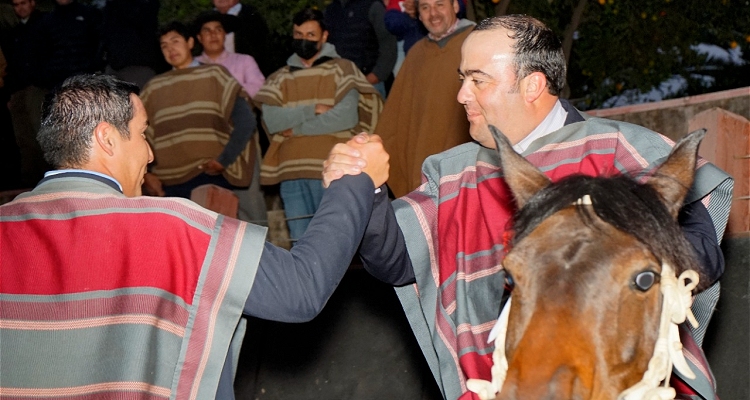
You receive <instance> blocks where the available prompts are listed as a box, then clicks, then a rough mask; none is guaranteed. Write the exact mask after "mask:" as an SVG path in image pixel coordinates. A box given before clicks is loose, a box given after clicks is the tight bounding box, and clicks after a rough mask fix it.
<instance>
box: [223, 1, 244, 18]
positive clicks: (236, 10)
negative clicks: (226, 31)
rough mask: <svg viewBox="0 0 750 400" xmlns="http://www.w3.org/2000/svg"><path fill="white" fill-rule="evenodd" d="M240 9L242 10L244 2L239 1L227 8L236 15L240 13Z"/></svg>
mask: <svg viewBox="0 0 750 400" xmlns="http://www.w3.org/2000/svg"><path fill="white" fill-rule="evenodd" d="M240 10H242V4H241V3H237V4H235V5H233V6H232V7H231V8H230V9H229V10H227V14H229V15H234V16H235V17H236V16H237V14H239V13H240Z"/></svg>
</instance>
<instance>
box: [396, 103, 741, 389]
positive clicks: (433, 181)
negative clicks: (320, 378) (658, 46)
mask: <svg viewBox="0 0 750 400" xmlns="http://www.w3.org/2000/svg"><path fill="white" fill-rule="evenodd" d="M672 145H673V143H672V142H671V141H670V140H669V139H668V138H666V137H663V136H660V135H656V134H654V133H653V132H651V131H648V130H646V129H645V128H642V127H639V126H635V125H631V124H627V123H622V122H618V121H610V120H605V119H597V118H592V119H589V120H587V121H585V122H577V123H573V124H570V125H567V126H565V127H563V128H562V129H560V130H558V131H556V132H553V133H551V134H549V135H547V136H544V137H542V138H540V139H537V140H536V141H534V142H533V143H531V145H530V146H529V147H528V149H527V150H526V151H525V152H524V153H523V155H524V157H526V159H527V160H529V161H530V162H531V163H533V164H534V165H536V166H537V167H539V168H540V169H541V170H542V171H543V172H545V173H546V174H547V175H548V176H549V177H550V178H551V179H552V180H553V181H556V180H559V179H561V178H562V177H565V176H568V175H571V174H577V173H582V174H586V175H590V176H606V175H615V174H619V173H629V174H631V175H634V176H636V177H643V176H644V172H643V171H651V170H653V169H654V167H656V166H657V165H659V164H660V162H662V161H663V160H664V159H665V158H666V156H667V155H668V154H669V151H670V149H671V147H672ZM699 167H700V168H699V169H698V171H697V176H696V182H695V184H694V187H693V190H692V191H691V193H690V195H689V198H688V199H687V200H686V201H687V202H691V201H696V200H698V199H700V200H701V201H702V202H703V204H704V205H705V206H706V207H707V209H708V211H709V213H710V215H711V217H712V219H713V221H714V225H715V227H716V233H717V236H718V238H719V239H720V238H721V236H722V235H723V232H724V228H725V226H726V221H727V217H728V214H729V203H730V200H731V191H732V180H731V178H730V177H729V176H728V175H726V174H725V173H724V172H723V171H721V170H719V169H717V168H716V167H714V166H713V165H711V164H708V163H706V162H705V161H703V160H702V161H701V162H700V163H699ZM422 181H423V183H422V185H421V186H419V188H417V189H416V190H415V191H414V192H412V193H411V194H409V195H407V196H405V197H403V198H401V199H399V200H397V201H395V202H394V203H393V206H394V209H395V212H396V216H397V218H398V223H399V226H400V227H401V229H402V230H403V232H404V237H405V240H406V245H407V249H408V252H409V256H410V258H411V261H412V265H413V268H414V273H415V277H416V281H417V283H416V285H410V286H406V287H401V288H397V293H398V295H399V298H400V300H401V302H402V305H403V306H404V310H405V312H406V314H407V317H408V319H409V322H410V324H411V326H412V329H413V330H414V332H415V335H416V336H417V340H418V342H419V344H420V347H421V348H422V351H423V353H424V355H425V357H426V359H427V361H428V364H429V365H430V368H431V370H432V373H433V375H434V376H435V379H436V381H437V383H438V386H439V387H440V388H441V390H442V392H443V396H444V397H445V398H446V399H456V398H459V397H460V398H462V399H463V398H472V396H475V395H474V394H473V393H467V389H466V380H467V379H468V378H479V379H485V380H490V379H491V375H490V367H491V365H492V358H491V356H492V351H493V350H494V345H493V344H491V343H490V344H488V343H487V337H488V334H489V332H490V329H491V328H492V327H493V325H494V324H495V321H496V319H497V317H498V314H499V311H500V310H499V308H500V303H501V297H502V295H503V286H504V285H503V274H502V273H501V272H502V265H501V261H502V258H503V255H504V252H503V243H504V242H506V240H504V233H505V231H506V228H507V227H508V226H509V224H510V218H511V216H512V215H513V213H514V212H515V209H514V207H515V206H514V202H513V198H512V195H511V194H510V190H509V189H508V187H507V185H506V184H505V183H504V182H503V180H502V173H501V171H500V167H499V159H498V158H497V155H496V152H495V150H491V149H487V148H484V147H481V146H479V145H478V144H476V143H469V144H465V145H461V146H458V147H456V148H453V149H451V150H449V151H446V152H444V153H441V154H439V155H436V156H432V157H429V158H428V159H427V160H426V161H425V163H424V167H423V179H422ZM708 375H709V377H708V379H707V380H706V381H702V382H698V383H697V385H698V386H701V387H702V388H704V389H705V391H706V392H711V386H712V384H713V382H712V381H711V377H710V374H708ZM700 376H701V375H700V374H699V378H700ZM706 398H711V397H710V395H706Z"/></svg>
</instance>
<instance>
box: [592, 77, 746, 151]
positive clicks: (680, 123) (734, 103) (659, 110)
mask: <svg viewBox="0 0 750 400" xmlns="http://www.w3.org/2000/svg"><path fill="white" fill-rule="evenodd" d="M710 108H722V109H724V110H727V111H729V112H732V113H734V114H737V115H741V116H743V117H745V118H747V119H750V87H744V88H739V89H732V90H725V91H722V92H716V93H709V94H703V95H699V96H691V97H683V98H681V99H672V100H665V101H660V102H656V103H646V104H637V105H633V106H624V107H616V108H608V109H604V110H591V111H587V113H588V114H590V115H594V116H598V117H605V118H610V119H615V120H618V121H627V122H632V123H634V124H637V125H641V126H645V127H646V128H649V129H651V130H654V131H656V132H659V133H661V134H663V135H665V136H668V137H669V138H671V139H673V140H676V139H679V138H680V137H682V136H684V135H685V134H686V133H688V122H689V121H690V119H691V118H692V117H693V116H695V115H696V114H698V113H700V112H701V111H704V110H708V109H710Z"/></svg>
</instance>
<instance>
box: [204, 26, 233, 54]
mask: <svg viewBox="0 0 750 400" xmlns="http://www.w3.org/2000/svg"><path fill="white" fill-rule="evenodd" d="M197 37H198V41H199V42H200V43H201V45H203V51H204V52H205V53H206V55H208V56H209V57H216V56H218V55H219V54H221V53H222V52H223V51H224V41H225V40H226V37H227V32H226V31H225V30H224V27H223V26H222V25H221V22H219V21H208V22H206V23H205V24H203V26H202V27H201V30H200V31H199V32H198V35H197Z"/></svg>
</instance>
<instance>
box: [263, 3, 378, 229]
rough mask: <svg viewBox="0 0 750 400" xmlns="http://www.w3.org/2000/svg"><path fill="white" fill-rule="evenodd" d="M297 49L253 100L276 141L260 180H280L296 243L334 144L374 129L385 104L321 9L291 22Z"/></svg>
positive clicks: (320, 191)
mask: <svg viewBox="0 0 750 400" xmlns="http://www.w3.org/2000/svg"><path fill="white" fill-rule="evenodd" d="M292 22H293V23H294V28H293V37H294V43H293V48H294V54H292V55H291V56H290V57H289V59H288V60H287V65H286V66H285V67H283V68H281V69H279V70H278V71H276V72H274V73H273V74H271V76H269V77H268V78H267V79H266V83H265V84H264V85H263V87H261V89H260V91H259V92H258V94H257V95H256V96H255V98H254V101H255V102H256V103H258V105H259V108H261V109H262V113H263V117H262V121H263V124H264V125H265V127H266V132H268V133H269V134H270V135H271V144H270V146H269V148H268V151H267V152H266V155H265V157H264V159H263V164H262V166H261V173H260V182H261V184H262V185H275V184H280V195H281V199H282V201H283V202H284V211H285V214H286V217H287V219H288V220H289V221H288V226H289V234H290V237H291V238H292V240H296V239H298V238H300V237H301V236H302V234H303V233H304V232H305V229H306V228H307V225H308V224H309V222H310V218H311V217H312V214H313V213H314V212H315V210H316V209H317V208H318V205H319V203H320V199H321V198H322V197H323V186H322V184H321V172H322V169H323V160H325V159H326V158H328V152H329V151H330V150H331V148H332V147H333V146H334V145H335V144H336V143H344V142H346V141H347V140H349V139H350V138H351V137H352V136H353V135H354V134H357V133H359V132H362V131H365V132H369V133H372V132H373V131H374V130H375V125H376V123H377V120H378V115H379V113H380V110H381V109H382V107H383V102H382V99H381V97H380V95H379V94H378V92H377V90H376V89H375V88H374V87H373V86H372V85H371V84H370V83H368V82H367V79H366V78H365V76H364V75H363V74H362V72H360V70H359V69H358V68H357V66H356V65H355V64H354V63H353V62H351V61H349V60H345V59H343V58H341V57H340V56H339V55H338V54H337V53H336V49H335V47H334V46H333V45H332V44H330V43H327V42H326V41H327V39H328V31H327V30H326V27H325V24H324V23H323V13H322V12H320V11H319V10H313V9H305V10H302V11H300V12H299V13H297V14H296V15H295V16H294V18H293V19H292Z"/></svg>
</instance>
